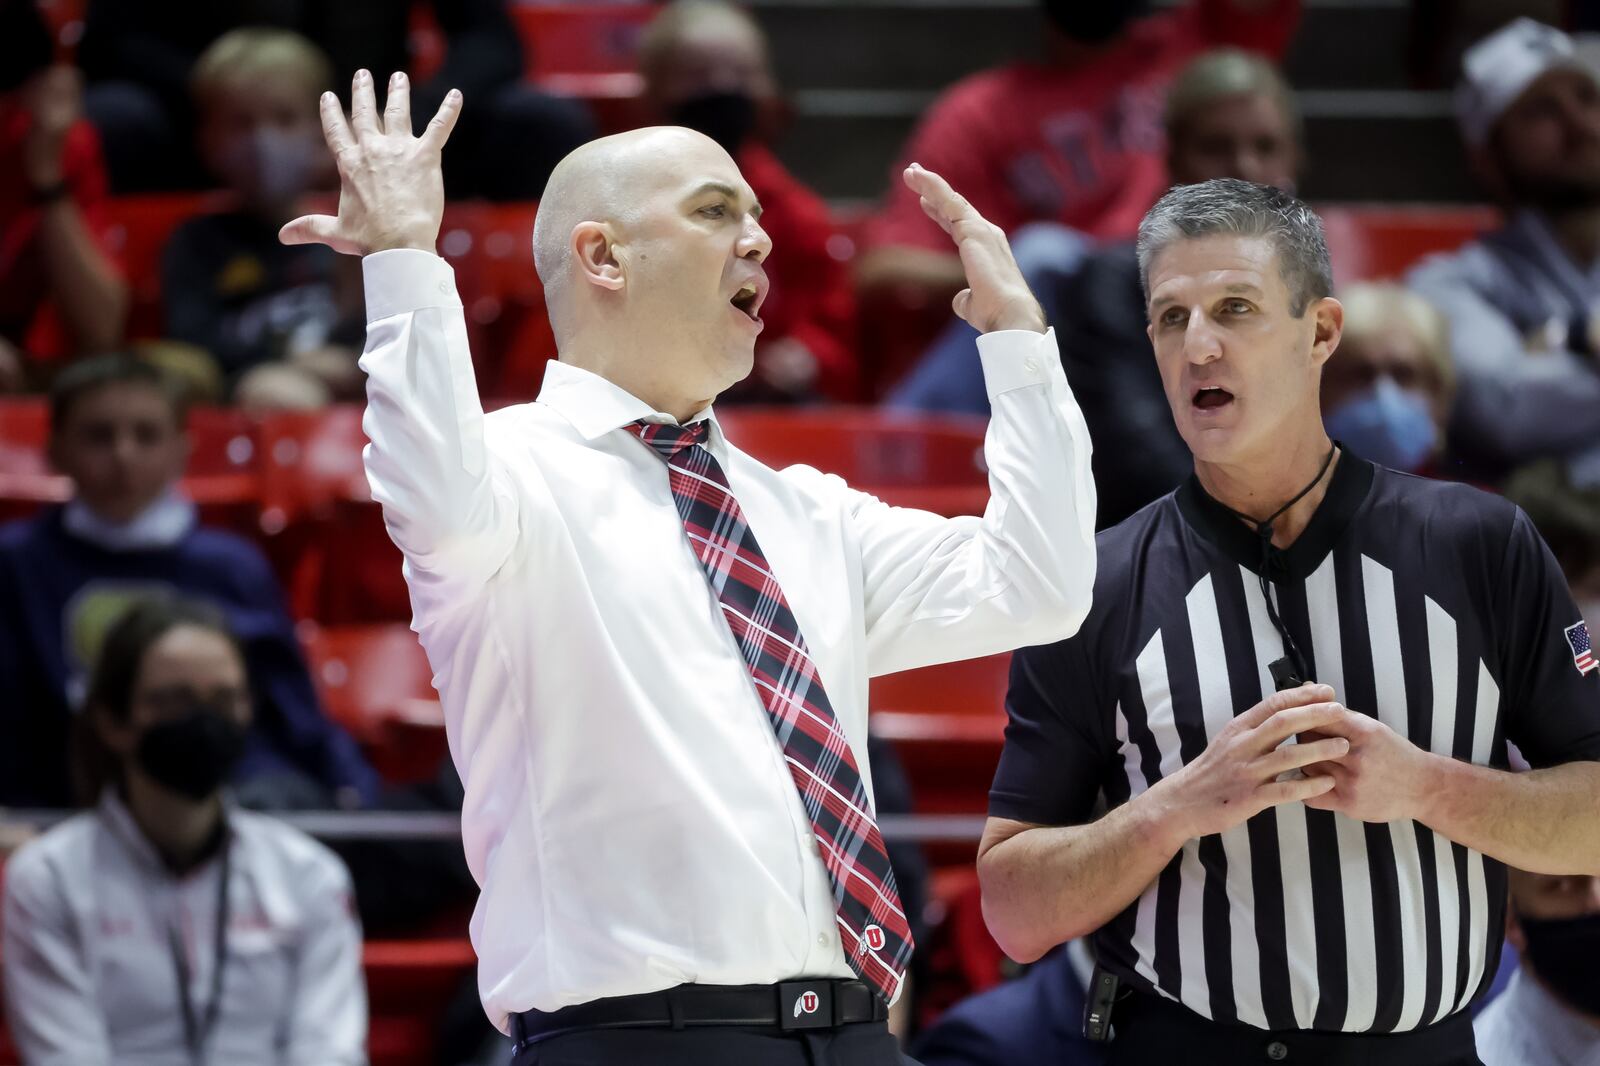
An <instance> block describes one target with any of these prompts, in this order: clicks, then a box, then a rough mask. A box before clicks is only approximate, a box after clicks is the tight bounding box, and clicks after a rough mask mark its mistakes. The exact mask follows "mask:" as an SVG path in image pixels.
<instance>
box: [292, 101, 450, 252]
mask: <svg viewBox="0 0 1600 1066" xmlns="http://www.w3.org/2000/svg"><path fill="white" fill-rule="evenodd" d="M460 114H461V93H460V92H459V91H457V90H455V89H451V90H450V92H449V93H448V94H447V95H446V96H445V98H444V103H442V104H440V105H439V113H438V114H436V115H434V116H433V120H432V121H431V122H429V123H428V128H427V129H425V130H423V131H422V136H420V137H416V136H413V135H412V133H411V83H410V81H409V80H407V78H406V76H405V75H404V74H395V75H393V76H392V77H390V79H389V92H388V96H387V98H386V100H385V102H384V109H383V114H382V116H381V117H380V116H379V114H378V103H377V98H376V95H375V94H374V92H373V86H372V75H371V74H370V73H368V72H367V71H365V70H358V71H357V72H356V76H355V79H354V81H352V82H351V86H350V120H349V121H348V122H346V121H345V117H344V111H343V110H342V109H341V108H340V107H339V98H338V97H337V96H335V95H334V94H333V93H323V94H322V133H323V136H324V137H325V138H327V141H328V150H329V151H331V152H332V153H333V157H334V160H335V162H337V164H338V166H339V214H338V215H337V216H334V215H302V216H301V217H299V218H297V219H295V220H294V221H293V222H290V223H289V224H287V225H286V226H284V227H283V229H281V230H279V231H278V239H279V240H280V241H282V242H283V243H284V244H326V245H327V246H328V247H330V248H332V249H333V250H334V251H336V252H344V253H345V254H347V255H366V254H367V253H369V252H381V251H383V250H384V249H386V248H420V249H423V250H424V251H429V252H431V251H433V250H434V244H435V242H436V241H437V240H438V239H439V224H440V222H441V221H442V220H443V218H444V175H443V172H442V171H441V169H440V153H441V152H442V151H443V149H444V144H445V141H446V140H448V139H449V137H450V131H451V130H453V129H454V128H455V125H456V118H457V117H458V116H459V115H460Z"/></svg>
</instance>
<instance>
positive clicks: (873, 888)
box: [628, 421, 912, 1000]
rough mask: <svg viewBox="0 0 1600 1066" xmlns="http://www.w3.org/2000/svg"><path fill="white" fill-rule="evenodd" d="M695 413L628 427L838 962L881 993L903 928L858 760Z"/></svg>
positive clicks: (904, 959)
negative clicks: (656, 471)
mask: <svg viewBox="0 0 1600 1066" xmlns="http://www.w3.org/2000/svg"><path fill="white" fill-rule="evenodd" d="M707 425H708V424H707V423H706V422H704V421H701V422H696V423H694V424H693V425H690V426H674V425H658V424H655V423H650V422H635V423H633V424H632V425H631V426H629V427H628V428H629V429H630V430H632V431H633V432H634V433H635V434H637V435H638V437H639V439H640V440H642V441H644V442H645V443H646V444H648V445H649V446H650V447H651V448H652V449H654V450H655V452H656V454H657V455H659V456H660V457H661V458H662V459H664V460H666V463H667V470H668V483H669V484H670V486H671V488H672V499H673V502H674V503H676V504H677V507H678V516H679V517H680V518H681V519H683V531H684V533H685V534H687V535H688V537H689V544H690V546H691V547H692V548H693V549H694V553H695V557H696V558H698V559H699V560H700V565H701V567H702V568H703V569H704V570H705V572H706V580H708V581H709V582H710V583H711V588H712V590H713V591H714V592H716V594H717V598H718V600H719V601H720V602H721V604H722V615H723V617H724V618H725V619H726V620H727V623H728V628H729V629H730V630H732V631H733V637H734V640H735V641H736V642H737V643H738V645H739V651H740V652H741V653H742V654H743V655H744V661H745V665H746V666H748V667H749V668H750V677H751V680H753V681H754V682H755V686H756V693H757V695H759V696H760V697H761V702H762V704H763V706H765V707H766V709H767V717H768V719H769V720H770V721H771V723H772V728H773V730H774V731H775V732H776V733H777V734H778V743H779V744H780V745H781V746H782V748H783V758H784V761H785V762H787V763H788V764H789V773H790V776H792V777H793V778H794V784H795V788H797V789H799V791H800V801H801V803H802V804H804V806H805V810H806V814H807V816H809V817H810V819H811V826H812V829H813V831H814V832H815V833H816V837H817V844H818V847H819V850H820V851H821V853H822V862H823V865H824V866H826V867H827V870H828V878H829V880H830V881H832V883H833V904H834V909H835V911H836V919H837V921H838V924H839V931H840V938H841V940H842V942H843V944H844V949H845V955H846V957H847V958H848V959H849V960H850V966H851V968H852V969H854V970H855V971H856V973H857V974H859V975H860V976H861V979H862V980H864V981H866V982H867V983H868V984H870V985H872V986H873V987H874V988H875V989H877V991H878V994H879V995H881V996H882V997H883V998H884V999H885V1000H890V999H893V998H894V994H895V991H896V990H897V989H898V988H899V987H900V982H901V980H902V979H903V978H904V976H905V970H906V965H907V963H909V962H910V960H911V947H912V945H911V929H910V926H909V925H907V923H906V916H905V911H904V910H903V909H902V907H901V905H900V892H899V890H898V889H897V888H896V887H895V882H894V871H893V870H892V869H890V867H889V854H888V852H887V851H886V850H885V849H884V846H883V837H882V835H881V834H879V832H878V823H877V819H876V818H875V817H874V816H873V813H872V807H871V805H870V803H869V802H868V800H867V790H866V788H865V787H864V786H863V785H862V783H861V771H860V769H859V768H858V767H857V766H856V760H855V755H854V754H853V753H852V752H851V750H850V743H849V741H848V740H847V739H846V738H845V735H844V730H843V729H842V728H840V726H839V720H838V718H836V717H835V716H834V713H833V705H832V704H830V703H829V702H828V695H827V693H825V692H824V691H823V690H822V680H821V678H819V677H817V670H816V667H815V666H814V665H813V664H812V662H811V655H810V652H808V651H807V650H806V641H805V637H803V636H802V635H801V634H800V627H799V625H798V624H797V623H796V622H795V617H794V614H793V613H792V612H791V611H790V610H789V604H788V601H786V600H785V599H784V596H783V590H782V589H781V588H779V587H778V579H777V578H776V577H774V576H773V575H772V573H771V572H770V571H769V570H768V568H767V560H766V557H765V556H764V555H762V554H761V547H760V545H758V544H757V543H756V537H755V534H754V533H753V532H752V531H751V529H750V527H749V525H748V524H746V522H745V520H744V513H743V512H742V511H741V510H740V509H739V502H738V501H737V500H735V499H734V498H733V492H732V490H730V489H729V487H728V479H727V477H726V476H725V475H724V474H723V472H722V467H721V466H720V465H719V464H718V463H717V460H716V458H715V457H714V456H713V455H712V454H711V452H710V451H708V450H707V449H705V448H703V447H696V445H699V444H703V443H704V442H705V439H706V432H707Z"/></svg>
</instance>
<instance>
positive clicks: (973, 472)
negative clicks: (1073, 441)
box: [717, 407, 989, 514]
mask: <svg viewBox="0 0 1600 1066" xmlns="http://www.w3.org/2000/svg"><path fill="white" fill-rule="evenodd" d="M717 418H718V419H719V421H720V422H721V423H722V427H723V429H724V431H725V432H726V433H727V435H728V439H729V440H730V441H732V442H733V443H734V444H735V445H736V446H737V447H739V448H740V449H742V450H743V451H746V452H748V453H749V454H751V455H753V456H755V457H756V458H757V459H760V460H761V461H762V462H764V463H766V464H768V465H769V466H776V467H784V466H789V465H792V464H795V463H805V464H807V465H810V466H814V467H817V468H818V469H819V470H822V471H825V472H827V473H830V474H838V475H839V476H840V477H842V478H844V479H845V480H846V481H848V482H849V483H850V484H851V486H853V487H854V488H858V489H860V490H862V491H863V492H871V493H873V494H874V495H877V496H879V497H881V498H882V499H883V500H884V501H885V502H887V503H891V504H895V505H897V506H906V507H924V508H927V509H929V510H933V511H937V512H939V513H941V514H979V513H982V511H983V508H984V505H985V504H986V503H987V502H988V498H989V482H988V475H987V473H986V472H985V469H984V465H983V432H984V425H985V423H984V420H983V419H979V418H967V417H957V416H948V415H939V416H930V415H906V414H898V413H886V412H881V411H872V410H868V409H865V408H842V407H841V408H808V409H801V410H791V409H787V408H770V409H761V408H748V407H746V408H729V409H728V410H726V411H719V412H718V414H717Z"/></svg>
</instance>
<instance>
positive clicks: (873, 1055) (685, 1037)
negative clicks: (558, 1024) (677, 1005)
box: [511, 1022, 916, 1066]
mask: <svg viewBox="0 0 1600 1066" xmlns="http://www.w3.org/2000/svg"><path fill="white" fill-rule="evenodd" d="M511 1062H512V1066H916V1063H914V1062H912V1060H911V1059H908V1058H906V1057H905V1056H903V1055H901V1054H900V1045H899V1044H898V1043H897V1042H896V1041H895V1038H894V1037H893V1036H892V1035H890V1033H889V1027H888V1026H887V1025H886V1024H885V1023H883V1022H863V1023H861V1024H859V1025H842V1026H840V1027H838V1028H837V1029H816V1030H809V1031H806V1032H803V1033H800V1032H780V1031H778V1030H777V1029H775V1028H774V1029H767V1028H760V1029H740V1028H722V1027H718V1028H706V1029H680V1030H673V1029H590V1030H586V1031H584V1032H579V1033H568V1034H565V1035H563V1036H556V1037H551V1038H550V1039H548V1040H542V1041H540V1042H539V1043H537V1044H530V1045H528V1046H526V1047H524V1048H523V1049H522V1050H521V1051H520V1052H519V1053H518V1054H517V1056H516V1057H515V1058H514V1059H512V1060H511Z"/></svg>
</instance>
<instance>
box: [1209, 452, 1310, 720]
mask: <svg viewBox="0 0 1600 1066" xmlns="http://www.w3.org/2000/svg"><path fill="white" fill-rule="evenodd" d="M1338 450H1339V449H1338V447H1337V446H1336V445H1330V446H1329V447H1328V454H1327V455H1326V456H1325V457H1324V458H1323V460H1322V468H1321V469H1320V470H1318V471H1317V476H1316V477H1314V478H1312V479H1311V481H1310V483H1309V484H1307V485H1306V487H1305V488H1303V489H1301V490H1300V491H1299V492H1297V493H1295V494H1294V499H1292V500H1290V501H1289V502H1288V503H1286V504H1284V505H1283V506H1282V507H1280V508H1278V509H1277V510H1276V511H1273V512H1272V514H1270V515H1268V516H1267V518H1266V519H1265V520H1264V521H1261V522H1257V521H1256V520H1255V519H1254V518H1251V517H1250V516H1249V515H1247V514H1244V513H1243V512H1240V511H1234V510H1233V508H1232V507H1228V505H1227V504H1225V503H1224V504H1222V506H1224V507H1227V508H1228V510H1229V511H1232V512H1233V514H1235V515H1236V516H1238V517H1239V518H1242V519H1244V520H1245V521H1246V522H1249V523H1250V524H1251V525H1253V526H1255V527H1256V536H1257V537H1258V538H1260V541H1261V569H1260V571H1259V572H1258V573H1257V575H1256V576H1257V577H1259V578H1260V579H1261V598H1262V599H1263V600H1266V601H1267V620H1268V621H1269V622H1271V623H1272V628H1273V629H1276V630H1277V631H1278V636H1280V637H1282V638H1283V651H1284V658H1282V659H1278V660H1275V661H1274V662H1272V663H1269V664H1268V672H1269V673H1270V674H1271V675H1272V683H1273V684H1274V685H1275V686H1276V687H1277V689H1278V691H1279V692H1282V691H1283V690H1284V689H1290V688H1299V687H1300V686H1301V685H1303V684H1305V683H1306V682H1307V681H1310V680H1312V678H1311V668H1310V667H1309V666H1308V665H1307V664H1306V660H1305V656H1303V655H1301V654H1300V646H1299V645H1298V644H1296V643H1295V642H1294V636H1293V634H1291V633H1290V632H1289V627H1288V626H1287V625H1285V624H1284V621H1283V619H1282V618H1281V617H1279V615H1278V608H1277V605H1276V604H1274V603H1273V601H1272V586H1271V584H1269V583H1268V581H1267V570H1268V568H1269V567H1270V565H1271V563H1272V523H1274V522H1276V521H1277V520H1278V519H1279V518H1280V517H1281V516H1282V515H1283V513H1284V512H1285V511H1287V510H1288V509H1289V508H1291V507H1293V506H1294V505H1295V504H1297V503H1299V502H1300V501H1301V500H1303V499H1305V497H1306V494H1307V493H1308V492H1310V491H1311V490H1312V489H1314V488H1316V487H1317V485H1318V484H1320V483H1321V481H1322V479H1323V477H1324V476H1325V475H1326V474H1327V473H1328V467H1330V466H1332V465H1333V456H1334V453H1335V452H1337V451H1338ZM1217 502H1218V503H1222V501H1221V500H1218V501H1217Z"/></svg>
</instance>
